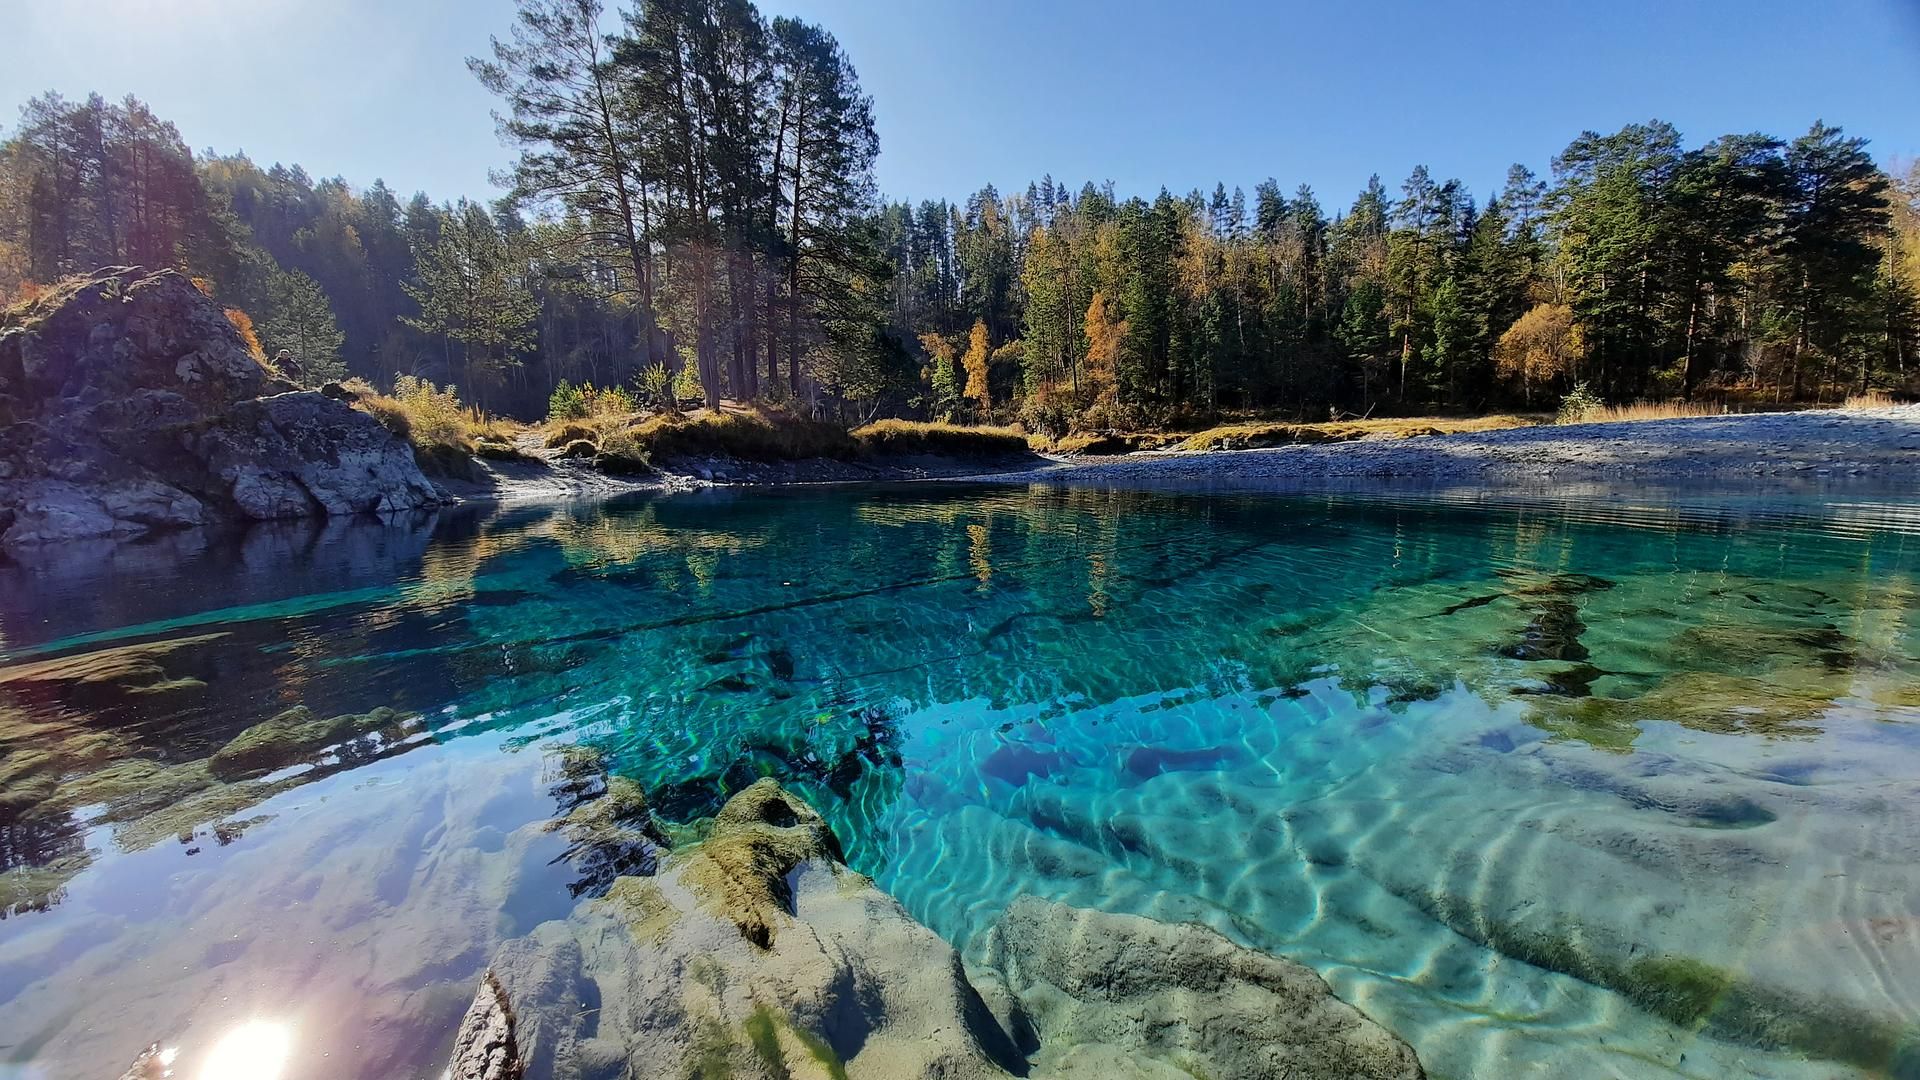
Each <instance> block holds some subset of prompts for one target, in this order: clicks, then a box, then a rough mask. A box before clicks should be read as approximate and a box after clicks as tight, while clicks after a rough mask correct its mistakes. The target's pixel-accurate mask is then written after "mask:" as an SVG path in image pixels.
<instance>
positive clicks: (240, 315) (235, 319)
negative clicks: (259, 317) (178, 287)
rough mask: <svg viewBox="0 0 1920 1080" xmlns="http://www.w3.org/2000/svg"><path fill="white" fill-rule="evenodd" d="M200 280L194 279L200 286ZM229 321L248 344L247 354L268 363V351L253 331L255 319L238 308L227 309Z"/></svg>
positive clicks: (241, 338)
mask: <svg viewBox="0 0 1920 1080" xmlns="http://www.w3.org/2000/svg"><path fill="white" fill-rule="evenodd" d="M199 281H200V279H198V278H196V279H194V283H195V284H199ZM227 321H228V322H230V323H232V324H233V328H234V329H235V330H238V331H239V332H240V340H241V341H244V342H246V343H247V352H248V353H249V354H250V355H251V356H252V357H253V358H254V359H255V360H258V361H259V362H260V363H262V364H264V363H266V362H267V350H265V349H263V348H261V347H260V335H259V334H256V333H254V331H253V317H252V316H250V315H248V314H247V313H246V312H244V311H241V310H240V309H239V308H237V307H230V308H228V309H227Z"/></svg>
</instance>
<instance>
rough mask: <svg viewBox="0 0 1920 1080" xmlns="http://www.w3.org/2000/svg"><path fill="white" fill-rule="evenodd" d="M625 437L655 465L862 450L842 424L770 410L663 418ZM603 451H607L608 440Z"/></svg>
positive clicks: (701, 412) (787, 458)
mask: <svg viewBox="0 0 1920 1080" xmlns="http://www.w3.org/2000/svg"><path fill="white" fill-rule="evenodd" d="M624 434H625V436H626V437H627V438H629V439H631V440H632V444H633V452H634V453H637V454H644V455H645V456H646V457H647V459H648V460H650V461H652V462H655V463H658V462H662V461H673V460H676V459H686V458H714V457H728V458H734V459H737V460H740V461H796V460H799V459H802V458H845V457H850V456H852V455H853V453H854V451H855V449H856V446H855V443H854V440H853V438H852V437H851V436H849V435H848V434H847V433H846V432H845V431H843V430H841V428H840V427H839V425H837V424H828V423H823V422H821V421H818V420H809V419H806V418H804V417H799V416H794V415H793V414H791V413H788V412H785V411H783V410H779V409H773V408H768V407H765V406H753V407H747V408H741V407H736V406H722V407H721V408H720V409H719V410H718V411H713V410H708V409H700V410H698V411H695V412H691V413H687V414H685V415H681V416H673V415H667V414H661V415H659V416H654V417H652V418H650V419H647V420H643V421H641V422H640V423H638V424H634V425H632V426H631V427H629V428H627V429H625V432H624ZM601 449H603V450H605V449H607V446H606V444H605V443H604V442H603V443H602V444H601ZM623 452H624V451H623Z"/></svg>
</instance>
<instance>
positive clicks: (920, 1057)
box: [451, 780, 1421, 1080]
mask: <svg viewBox="0 0 1920 1080" xmlns="http://www.w3.org/2000/svg"><path fill="white" fill-rule="evenodd" d="M621 797H622V796H621V794H620V791H619V788H618V785H616V784H609V785H608V792H607V794H606V795H604V796H602V798H605V799H609V800H617V799H620V798H621ZM609 813H611V811H609ZM593 814H594V811H593V809H592V804H591V803H588V804H584V805H583V806H582V807H579V808H576V809H575V810H573V811H571V812H570V813H569V816H568V818H567V819H566V820H567V821H568V822H569V834H570V835H572V834H573V832H574V831H575V829H574V828H573V827H572V826H573V825H577V824H578V821H577V820H576V819H582V818H590V817H592V816H593ZM839 853H840V848H839V844H838V842H837V841H836V840H835V838H834V836H833V833H832V831H831V830H830V829H829V828H828V826H827V824H826V823H825V822H824V821H823V820H822V819H821V818H820V817H819V815H818V814H816V813H815V812H814V811H813V809H812V808H811V807H809V806H807V805H806V804H805V803H803V802H801V801H800V800H798V799H796V798H794V797H793V796H792V795H790V794H788V793H787V792H786V791H785V790H783V789H782V788H781V787H780V786H779V785H778V784H777V783H776V782H774V781H772V780H761V781H759V782H758V783H755V784H754V785H753V786H751V787H749V788H748V789H746V790H745V791H743V792H741V793H740V794H738V795H736V796H734V798H733V799H732V800H730V801H729V802H728V803H727V805H726V806H725V807H724V808H723V809H722V810H721V812H720V813H719V814H718V815H717V816H716V817H715V819H714V821H713V824H712V829H711V831H710V833H709V834H708V836H707V837H706V838H705V839H704V840H701V841H700V842H698V843H696V844H692V845H690V846H686V847H684V848H682V849H681V850H678V851H676V852H674V853H673V854H672V855H670V856H668V857H667V858H666V860H665V862H664V864H663V865H662V866H661V868H660V869H659V872H658V873H656V874H654V875H652V876H647V877H633V876H629V877H620V878H617V879H616V880H615V881H614V882H613V884H612V886H611V888H610V889H608V891H607V892H606V894H605V895H604V896H603V897H600V898H598V899H589V900H586V901H583V902H582V903H581V904H580V906H579V907H578V908H576V909H575V911H574V913H573V915H572V916H570V917H569V918H566V919H560V920H554V921H551V922H546V923H543V924H541V925H540V926H538V927H536V928H535V929H534V931H533V932H532V933H530V934H528V935H526V936H525V937H522V938H518V939H515V940H512V941H509V942H507V943H506V944H505V946H503V947H502V948H501V950H500V951H499V953H498V954H497V955H496V956H495V958H494V961H493V968H492V974H490V976H489V981H488V982H487V983H486V984H485V985H483V986H482V988H481V991H480V995H479V999H478V1001H477V1002H476V1004H475V1009H476V1010H477V1011H480V1012H482V1013H486V1014H489V1015H502V1014H504V1015H509V1016H510V1017H511V1020H510V1025H511V1028H512V1034H513V1036H514V1038H515V1039H516V1040H517V1043H516V1046H517V1053H518V1055H519V1057H520V1059H521V1060H522V1061H524V1062H525V1066H526V1075H527V1076H528V1077H532V1078H536V1080H541V1078H546V1077H556V1078H568V1080H599V1078H606V1080H613V1078H616V1077H623V1076H662V1077H664V1076H703V1077H705V1076H725V1077H730V1078H741V1080H776V1078H777V1080H806V1078H823V1080H824V1078H835V1077H837V1078H843V1080H863V1078H869V1080H912V1078H916V1077H938V1078H941V1080H971V1078H977V1080H1001V1078H1005V1077H1009V1076H1031V1077H1048V1076H1051V1077H1055V1078H1058V1080H1065V1078H1068V1077H1075V1076H1092V1075H1096V1074H1095V1073H1091V1072H1088V1071H1087V1067H1088V1063H1089V1062H1095V1061H1097V1062H1098V1063H1099V1069H1098V1075H1099V1076H1100V1080H1120V1078H1128V1077H1137V1078H1141V1080H1147V1078H1160V1077H1175V1076H1180V1077H1190V1076H1194V1075H1206V1076H1221V1077H1226V1076H1268V1075H1273V1076H1293V1077H1296V1078H1298V1080H1310V1078H1316V1077H1327V1078H1332V1077H1340V1078H1343V1080H1344V1078H1351V1077H1394V1078H1400V1077H1418V1076H1420V1075H1421V1072H1420V1067H1419V1063H1418V1062H1417V1061H1416V1060H1415V1058H1414V1055H1413V1052H1412V1050H1410V1049H1409V1048H1408V1047H1407V1046H1406V1045H1405V1044H1404V1043H1402V1042H1400V1041H1399V1040H1398V1039H1396V1038H1395V1037H1394V1036H1392V1035H1391V1034H1389V1033H1388V1032H1386V1031H1385V1030H1384V1029H1382V1028H1380V1027H1379V1026H1378V1025H1376V1024H1374V1023H1373V1022H1372V1021H1370V1020H1368V1019H1367V1018H1366V1017H1364V1016H1362V1015H1361V1014H1360V1013H1359V1012H1358V1011H1357V1010H1355V1009H1354V1008H1352V1007H1351V1006H1349V1005H1347V1004H1345V1003H1344V1002H1342V1001H1340V1000H1339V999H1338V998H1336V997H1334V996H1333V993H1332V991H1331V990H1329V989H1328V988H1327V986H1326V984H1325V983H1324V982H1322V981H1321V980H1320V979H1319V977H1318V976H1316V975H1314V974H1313V973H1312V972H1311V971H1310V970H1308V969H1306V968H1304V967H1301V966H1300V965H1298V964H1293V963H1291V962H1288V961H1284V960H1279V959H1277V958H1274V957H1269V956H1265V955H1262V954H1259V953H1254V952H1251V951H1249V950H1246V949H1242V948H1239V947H1237V946H1235V945H1233V944H1231V943H1230V942H1228V941H1226V940H1225V939H1224V938H1221V937H1220V936H1219V935H1217V934H1214V933H1213V932H1212V931H1209V930H1205V929H1203V928H1201V927H1197V926H1171V925H1168V924H1164V923H1158V922H1154V921H1152V920H1149V919H1141V918H1133V917H1126V916H1108V915H1100V914H1097V913H1094V912H1089V911H1082V910H1079V909H1075V908H1068V907H1064V906H1061V905H1056V904H1050V903H1045V902H1042V901H1037V900H1035V901H1022V902H1020V903H1018V904H1016V905H1015V906H1014V908H1013V910H1011V911H1010V912H1009V913H1008V916H1007V919H1006V922H1005V923H1004V924H1003V925H1002V927H1001V928H999V929H997V930H995V931H994V933H993V934H991V935H989V937H990V941H989V943H988V946H987V948H986V950H985V953H984V956H983V958H982V963H981V965H980V967H979V969H978V970H979V977H980V979H981V980H982V983H981V985H980V986H976V983H975V982H974V981H973V979H971V978H970V977H969V975H968V969H967V968H966V966H965V965H963V964H962V962H961V959H960V957H959V955H958V954H957V953H956V952H955V951H954V949H953V948H952V947H951V946H950V945H948V944H947V943H946V942H945V941H944V940H942V939H941V938H940V937H938V936H937V935H935V934H934V933H933V932H932V931H931V930H929V929H927V928H926V927H924V926H922V925H920V924H919V923H918V922H916V921H914V920H913V918H912V917H910V916H909V915H908V914H907V913H906V911H905V909H903V908H902V907H901V906H900V905H899V903H897V902H896V901H894V900H893V899H892V898H891V897H889V896H887V895H886V894H885V893H882V892H880V891H879V890H878V889H876V888H875V887H874V885H873V883H872V881H870V880H869V879H868V878H866V877H864V876H863V875H860V874H857V873H855V872H853V871H851V870H849V869H847V868H846V867H845V866H844V865H842V864H841V862H840V854H839ZM495 977H497V979H498V989H499V990H500V991H503V992H504V994H505V1003H504V1004H501V1005H499V1006H498V1007H497V1008H496V1007H495V1006H494V1005H493V1004H492V1000H493V996H494V995H495V993H496V988H495V986H494V984H493V982H492V981H491V980H492V979H493V978H495ZM982 989H985V991H986V992H987V994H988V995H989V997H990V998H991V999H992V1001H993V1005H992V1006H991V1007H990V1006H989V1001H988V998H983V996H982ZM471 1015H472V1014H470V1019H471ZM496 1042H497V1040H496ZM1030 1055H1031V1057H1030ZM456 1065H458V1062H456ZM1183 1070H1184V1071H1183ZM486 1075H488V1074H486V1073H484V1072H471V1071H469V1072H462V1071H459V1070H458V1069H456V1070H455V1071H453V1072H452V1073H451V1076H452V1077H453V1078H454V1080H464V1078H466V1077H468V1076H473V1077H481V1076H486Z"/></svg>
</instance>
